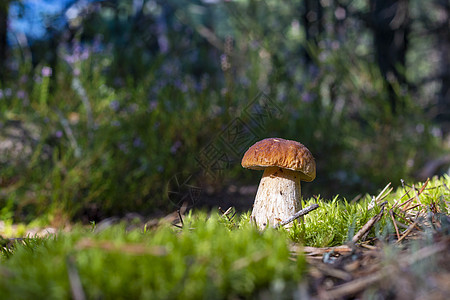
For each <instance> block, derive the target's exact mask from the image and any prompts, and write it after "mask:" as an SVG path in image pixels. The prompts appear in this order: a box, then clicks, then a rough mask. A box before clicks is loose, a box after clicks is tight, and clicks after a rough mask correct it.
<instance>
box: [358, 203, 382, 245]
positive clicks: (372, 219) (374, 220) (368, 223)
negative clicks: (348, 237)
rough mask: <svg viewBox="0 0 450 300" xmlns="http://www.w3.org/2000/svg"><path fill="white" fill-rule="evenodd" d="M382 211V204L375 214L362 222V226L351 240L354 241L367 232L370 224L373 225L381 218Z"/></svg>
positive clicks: (370, 226)
mask: <svg viewBox="0 0 450 300" xmlns="http://www.w3.org/2000/svg"><path fill="white" fill-rule="evenodd" d="M383 213H384V205H383V206H382V207H381V211H380V212H379V213H378V214H377V215H375V216H373V217H372V218H370V220H369V221H367V223H366V224H364V226H363V227H362V228H361V229H360V230H359V231H358V232H357V233H356V234H355V236H354V237H353V238H352V242H353V243H356V242H357V241H359V240H360V239H361V238H362V237H363V236H364V234H366V233H367V232H369V230H370V229H371V228H372V226H373V225H375V223H376V222H378V221H379V220H380V219H381V216H382V215H383Z"/></svg>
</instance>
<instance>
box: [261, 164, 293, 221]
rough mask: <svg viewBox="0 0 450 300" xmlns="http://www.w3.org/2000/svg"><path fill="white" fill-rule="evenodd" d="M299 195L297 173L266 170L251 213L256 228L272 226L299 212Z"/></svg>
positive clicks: (283, 170) (275, 169) (286, 170)
mask: <svg viewBox="0 0 450 300" xmlns="http://www.w3.org/2000/svg"><path fill="white" fill-rule="evenodd" d="M300 193H301V188H300V173H299V172H295V171H292V170H288V169H282V168H279V167H269V168H266V169H265V171H264V174H263V177H262V178H261V182H260V183H259V187H258V192H257V193H256V199H255V204H254V205H253V211H252V219H253V220H254V221H255V222H256V225H257V226H258V228H260V229H264V228H265V227H266V226H267V225H269V226H274V225H276V224H277V223H280V222H282V221H285V220H286V219H288V218H289V217H291V216H292V215H294V214H295V213H296V212H297V211H299V210H300V209H301V208H302V203H301V200H300V199H301V198H300ZM291 224H292V223H291ZM288 226H289V225H288Z"/></svg>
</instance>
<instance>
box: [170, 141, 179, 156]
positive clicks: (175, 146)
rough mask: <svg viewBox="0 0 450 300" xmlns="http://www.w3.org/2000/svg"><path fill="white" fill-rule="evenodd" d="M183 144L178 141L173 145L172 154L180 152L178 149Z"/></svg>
mask: <svg viewBox="0 0 450 300" xmlns="http://www.w3.org/2000/svg"><path fill="white" fill-rule="evenodd" d="M181 145H182V144H181V142H180V141H176V142H175V143H173V145H172V147H170V153H172V154H175V153H176V152H177V150H178V148H180V147H181Z"/></svg>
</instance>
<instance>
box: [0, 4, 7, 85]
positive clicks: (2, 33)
mask: <svg viewBox="0 0 450 300" xmlns="http://www.w3.org/2000/svg"><path fill="white" fill-rule="evenodd" d="M8 9H9V1H2V2H1V3H0V82H2V81H3V80H4V79H5V75H6V72H5V67H6V52H7V49H8V44H7V40H6V35H7V33H8V28H7V27H8Z"/></svg>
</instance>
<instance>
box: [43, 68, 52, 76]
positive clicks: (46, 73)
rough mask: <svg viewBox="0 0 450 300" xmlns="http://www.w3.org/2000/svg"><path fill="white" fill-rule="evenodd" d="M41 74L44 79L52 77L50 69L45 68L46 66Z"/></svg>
mask: <svg viewBox="0 0 450 300" xmlns="http://www.w3.org/2000/svg"><path fill="white" fill-rule="evenodd" d="M41 74H42V76H44V77H50V76H52V68H50V67H47V66H44V67H42V70H41Z"/></svg>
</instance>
